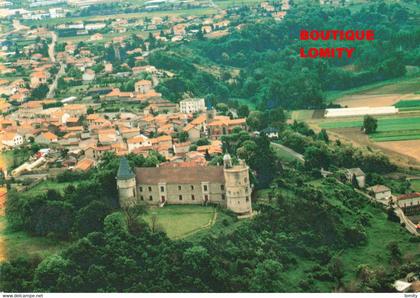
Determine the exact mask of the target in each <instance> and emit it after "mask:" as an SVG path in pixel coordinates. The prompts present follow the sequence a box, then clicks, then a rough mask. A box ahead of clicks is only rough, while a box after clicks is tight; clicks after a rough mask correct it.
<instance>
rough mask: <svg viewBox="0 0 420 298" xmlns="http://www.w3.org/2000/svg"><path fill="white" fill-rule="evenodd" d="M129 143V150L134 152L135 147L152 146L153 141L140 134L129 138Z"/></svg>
mask: <svg viewBox="0 0 420 298" xmlns="http://www.w3.org/2000/svg"><path fill="white" fill-rule="evenodd" d="M127 145H128V152H133V151H134V150H135V149H138V148H141V147H151V146H152V142H151V140H150V139H148V138H147V137H145V136H143V135H139V136H135V137H132V138H129V139H127Z"/></svg>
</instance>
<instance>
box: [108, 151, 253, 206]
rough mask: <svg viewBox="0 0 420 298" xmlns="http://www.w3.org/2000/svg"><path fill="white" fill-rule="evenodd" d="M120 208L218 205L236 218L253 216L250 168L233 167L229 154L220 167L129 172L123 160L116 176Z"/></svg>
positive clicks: (136, 170)
mask: <svg viewBox="0 0 420 298" xmlns="http://www.w3.org/2000/svg"><path fill="white" fill-rule="evenodd" d="M116 179H117V187H118V194H119V201H120V206H121V207H123V208H125V207H130V206H135V205H138V204H149V205H156V206H161V207H163V206H164V205H165V204H195V205H207V204H218V205H220V206H222V207H224V208H227V209H229V210H231V211H233V212H235V213H237V214H250V213H252V207H251V192H252V188H251V184H250V181H249V167H248V166H247V165H246V164H245V162H244V161H239V164H237V165H233V164H232V159H231V157H230V155H229V154H226V155H225V156H224V157H223V166H193V167H159V166H158V167H155V168H146V167H137V168H134V171H133V169H131V168H130V166H129V164H128V160H127V159H126V158H125V157H122V158H121V159H120V165H119V169H118V173H117V177H116Z"/></svg>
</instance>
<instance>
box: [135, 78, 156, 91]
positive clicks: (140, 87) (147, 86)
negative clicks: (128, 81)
mask: <svg viewBox="0 0 420 298" xmlns="http://www.w3.org/2000/svg"><path fill="white" fill-rule="evenodd" d="M151 89H152V82H151V81H149V80H140V81H137V82H136V83H135V85H134V90H135V91H136V92H137V93H141V94H146V93H147V92H149V91H150V90H151Z"/></svg>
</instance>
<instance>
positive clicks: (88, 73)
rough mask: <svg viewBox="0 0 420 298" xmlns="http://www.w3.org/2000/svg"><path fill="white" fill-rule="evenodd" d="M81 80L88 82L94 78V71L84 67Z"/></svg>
mask: <svg viewBox="0 0 420 298" xmlns="http://www.w3.org/2000/svg"><path fill="white" fill-rule="evenodd" d="M82 79H83V81H85V82H90V81H93V80H94V79H95V72H94V71H93V70H91V69H86V70H85V72H84V73H83V76H82Z"/></svg>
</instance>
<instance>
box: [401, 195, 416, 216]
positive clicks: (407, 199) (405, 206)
mask: <svg viewBox="0 0 420 298" xmlns="http://www.w3.org/2000/svg"><path fill="white" fill-rule="evenodd" d="M397 205H398V207H400V208H401V209H402V211H403V212H404V214H405V215H407V216H413V215H420V192H413V193H408V194H404V195H400V196H398V197H397Z"/></svg>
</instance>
